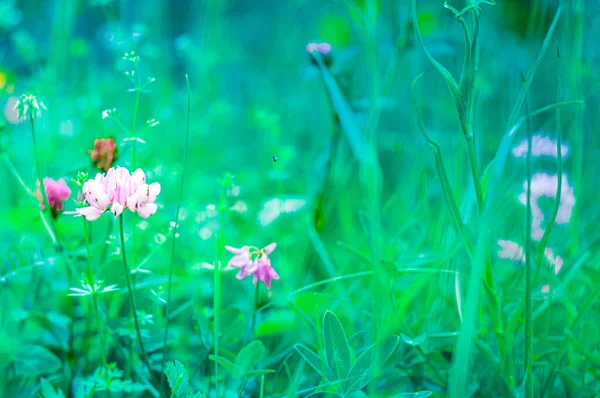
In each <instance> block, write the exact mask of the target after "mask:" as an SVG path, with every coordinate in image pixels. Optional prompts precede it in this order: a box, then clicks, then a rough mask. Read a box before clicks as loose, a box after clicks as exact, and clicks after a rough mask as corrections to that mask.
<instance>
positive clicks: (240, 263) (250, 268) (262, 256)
mask: <svg viewBox="0 0 600 398" xmlns="http://www.w3.org/2000/svg"><path fill="white" fill-rule="evenodd" d="M276 247H277V244H276V243H271V244H270V245H268V246H267V247H265V248H263V249H260V250H259V249H257V248H256V247H251V246H242V247H241V248H239V249H236V248H235V247H231V246H225V249H226V250H227V251H229V252H231V253H233V254H235V256H233V258H232V259H231V260H229V263H228V264H227V265H228V266H229V267H232V268H239V269H240V271H239V272H238V273H237V275H236V278H237V279H239V280H242V279H245V278H247V277H249V276H250V275H252V282H253V283H254V284H255V285H256V284H257V283H258V281H262V282H263V283H264V284H265V285H266V286H267V288H268V289H270V288H271V280H272V279H275V280H278V279H279V275H278V274H277V272H275V269H274V268H273V267H272V266H271V260H270V259H269V254H271V253H273V251H274V250H275V248H276Z"/></svg>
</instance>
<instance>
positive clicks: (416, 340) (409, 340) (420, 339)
mask: <svg viewBox="0 0 600 398" xmlns="http://www.w3.org/2000/svg"><path fill="white" fill-rule="evenodd" d="M400 336H401V337H402V341H404V342H405V343H406V344H408V345H410V346H413V347H416V346H419V345H421V344H423V343H424V342H425V340H426V339H427V336H426V335H422V336H419V337H415V338H414V339H413V338H411V337H408V336H407V335H405V334H404V333H400Z"/></svg>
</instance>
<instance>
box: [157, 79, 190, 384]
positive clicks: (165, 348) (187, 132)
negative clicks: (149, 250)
mask: <svg viewBox="0 0 600 398" xmlns="http://www.w3.org/2000/svg"><path fill="white" fill-rule="evenodd" d="M185 83H186V86H187V93H188V102H187V123H186V128H185V146H184V149H183V169H182V170H181V182H180V183H179V195H178V197H177V208H176V210H175V226H174V227H173V235H172V236H171V259H170V261H169V279H168V281H167V305H166V307H167V308H166V310H165V334H164V336H163V366H162V369H163V376H162V377H161V380H160V391H162V389H163V385H164V381H165V375H164V371H165V363H166V360H167V354H168V352H169V347H168V342H167V339H168V336H169V320H170V319H169V318H170V315H171V293H172V287H173V259H174V257H175V242H176V240H177V229H178V228H179V209H180V208H181V198H182V196H183V185H184V181H185V169H186V165H187V149H188V143H189V135H190V112H191V94H190V92H191V91H190V81H189V79H188V75H185Z"/></svg>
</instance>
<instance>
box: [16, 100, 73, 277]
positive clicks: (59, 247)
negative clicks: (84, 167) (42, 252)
mask: <svg viewBox="0 0 600 398" xmlns="http://www.w3.org/2000/svg"><path fill="white" fill-rule="evenodd" d="M33 119H34V114H33V111H31V113H30V114H29V121H30V122H31V138H32V140H33V155H34V158H35V167H36V171H37V175H38V180H39V182H40V192H41V193H42V201H43V204H44V207H45V208H46V210H48V211H50V202H49V201H48V194H47V193H46V186H45V185H44V176H43V174H42V168H41V165H40V159H39V156H38V150H37V140H36V138H35V122H34V120H33ZM13 174H14V173H13ZM18 179H19V180H21V179H20V178H18ZM21 181H22V180H21ZM40 216H41V217H42V222H43V223H44V226H45V227H46V229H48V231H49V232H50V231H51V232H52V233H51V234H50V237H51V238H52V242H53V243H54V246H55V248H56V250H57V251H58V252H62V250H63V249H62V245H61V244H60V242H59V241H58V239H57V237H56V224H55V223H54V219H52V217H50V221H49V222H48V220H47V219H46V214H45V213H44V211H41V212H40ZM67 274H68V276H69V282H70V281H71V270H70V269H69V268H68V267H67Z"/></svg>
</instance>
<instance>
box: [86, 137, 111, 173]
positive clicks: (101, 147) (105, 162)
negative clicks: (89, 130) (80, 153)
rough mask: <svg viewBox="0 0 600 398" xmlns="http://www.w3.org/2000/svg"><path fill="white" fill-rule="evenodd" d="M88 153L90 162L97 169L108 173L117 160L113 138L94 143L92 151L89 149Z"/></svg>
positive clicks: (101, 139)
mask: <svg viewBox="0 0 600 398" xmlns="http://www.w3.org/2000/svg"><path fill="white" fill-rule="evenodd" d="M88 153H89V154H90V156H91V158H92V162H94V164H95V165H96V166H97V167H98V168H99V169H102V170H104V171H108V169H109V167H110V166H111V165H112V163H113V162H114V161H115V159H116V158H117V145H116V144H115V140H114V138H100V139H97V140H95V141H94V149H90V150H89V151H88Z"/></svg>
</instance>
